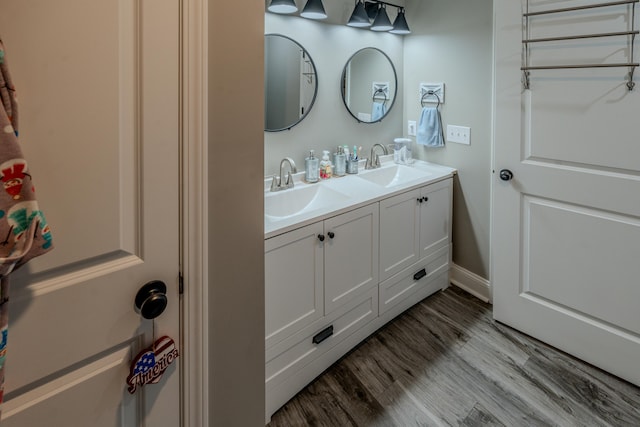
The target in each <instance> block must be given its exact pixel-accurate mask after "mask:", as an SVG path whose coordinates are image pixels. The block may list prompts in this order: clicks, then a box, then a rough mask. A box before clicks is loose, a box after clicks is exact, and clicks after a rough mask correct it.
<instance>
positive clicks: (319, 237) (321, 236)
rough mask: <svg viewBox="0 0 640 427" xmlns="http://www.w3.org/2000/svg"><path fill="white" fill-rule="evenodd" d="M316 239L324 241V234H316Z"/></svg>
mask: <svg viewBox="0 0 640 427" xmlns="http://www.w3.org/2000/svg"><path fill="white" fill-rule="evenodd" d="M318 240H320V241H321V242H324V234H318Z"/></svg>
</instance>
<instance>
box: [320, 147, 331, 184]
mask: <svg viewBox="0 0 640 427" xmlns="http://www.w3.org/2000/svg"><path fill="white" fill-rule="evenodd" d="M332 175H333V167H332V166H331V160H330V159H329V151H328V150H324V151H322V160H320V179H329V178H331V176H332Z"/></svg>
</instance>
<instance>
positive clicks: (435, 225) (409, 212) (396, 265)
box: [265, 167, 455, 421]
mask: <svg viewBox="0 0 640 427" xmlns="http://www.w3.org/2000/svg"><path fill="white" fill-rule="evenodd" d="M454 172H455V171H454V170H453V169H450V168H444V167H443V171H442V172H441V173H442V175H441V176H439V177H433V176H431V178H427V179H425V181H424V184H423V185H420V184H417V185H416V184H413V185H411V186H408V187H407V190H406V191H403V190H402V189H401V188H395V189H389V190H381V191H380V193H379V194H377V195H376V194H375V193H372V195H371V196H369V197H371V198H366V197H364V196H361V197H360V198H359V199H358V198H355V197H357V196H354V198H355V200H356V201H355V202H353V204H352V205H351V206H353V209H351V208H350V206H345V207H342V208H340V209H339V210H334V211H328V212H327V214H325V215H323V216H319V217H316V218H318V220H316V221H315V222H311V223H309V221H306V222H301V223H300V226H299V227H297V228H296V227H295V225H296V224H291V225H289V226H288V227H287V228H286V229H283V230H282V232H281V233H280V234H276V233H273V232H271V234H270V236H269V237H268V238H267V239H266V240H265V304H266V306H265V311H266V323H265V362H266V365H265V373H266V380H265V387H266V388H265V391H266V420H267V421H268V420H269V418H270V417H271V415H272V414H273V413H274V412H275V411H276V410H277V409H278V408H280V407H281V406H282V405H283V404H285V403H286V402H287V401H288V400H289V399H291V398H292V397H293V396H294V395H295V394H296V393H297V392H298V391H300V390H301V389H302V388H304V386H305V385H307V384H308V383H309V382H311V381H313V379H314V378H315V377H317V376H318V375H319V374H321V373H322V372H323V371H324V370H325V369H327V368H328V367H329V366H331V365H332V364H333V363H334V362H335V361H337V360H338V359H339V358H340V357H342V356H344V354H346V353H347V352H348V351H349V350H351V349H352V348H353V347H355V346H356V345H358V343H360V342H361V341H362V340H364V339H365V338H366V337H367V336H369V335H370V334H372V333H373V332H375V330H376V329H378V328H380V327H381V326H383V325H384V324H385V323H387V322H388V321H389V320H391V319H392V318H393V317H395V316H397V315H399V314H400V313H402V312H403V311H404V310H406V309H407V308H409V307H411V306H412V305H414V304H416V303H418V302H419V301H420V300H422V299H423V298H425V297H426V296H428V295H430V294H432V293H434V292H436V291H438V290H440V289H444V288H446V287H447V286H449V264H450V242H451V211H452V210H451V209H452V181H453V179H452V177H453V173H454ZM343 179H349V178H343ZM357 179H359V178H356V177H353V180H357ZM332 182H333V181H332ZM347 182H348V181H342V182H340V183H341V184H343V183H344V187H346V186H347V184H346V183H347ZM352 182H353V181H352ZM356 183H357V182H356ZM335 184H336V185H337V184H338V181H337V180H336V181H335ZM315 185H322V183H320V184H315ZM363 188H366V187H363ZM369 188H371V187H369ZM332 212H334V213H332ZM311 221H313V220H311Z"/></svg>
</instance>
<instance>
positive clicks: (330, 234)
mask: <svg viewBox="0 0 640 427" xmlns="http://www.w3.org/2000/svg"><path fill="white" fill-rule="evenodd" d="M327 236H329V238H330V239H333V238H334V237H336V235H335V234H334V233H333V231H330V232H328V233H327Z"/></svg>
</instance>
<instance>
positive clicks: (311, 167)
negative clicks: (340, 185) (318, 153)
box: [304, 150, 320, 183]
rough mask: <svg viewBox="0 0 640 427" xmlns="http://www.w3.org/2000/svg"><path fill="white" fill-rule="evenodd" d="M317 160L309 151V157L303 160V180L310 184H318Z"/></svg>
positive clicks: (318, 168)
mask: <svg viewBox="0 0 640 427" xmlns="http://www.w3.org/2000/svg"><path fill="white" fill-rule="evenodd" d="M319 170H320V165H319V160H318V158H317V157H315V156H314V155H313V150H311V151H309V157H307V158H306V159H304V180H305V181H307V182H310V183H313V182H318V171H319Z"/></svg>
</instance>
